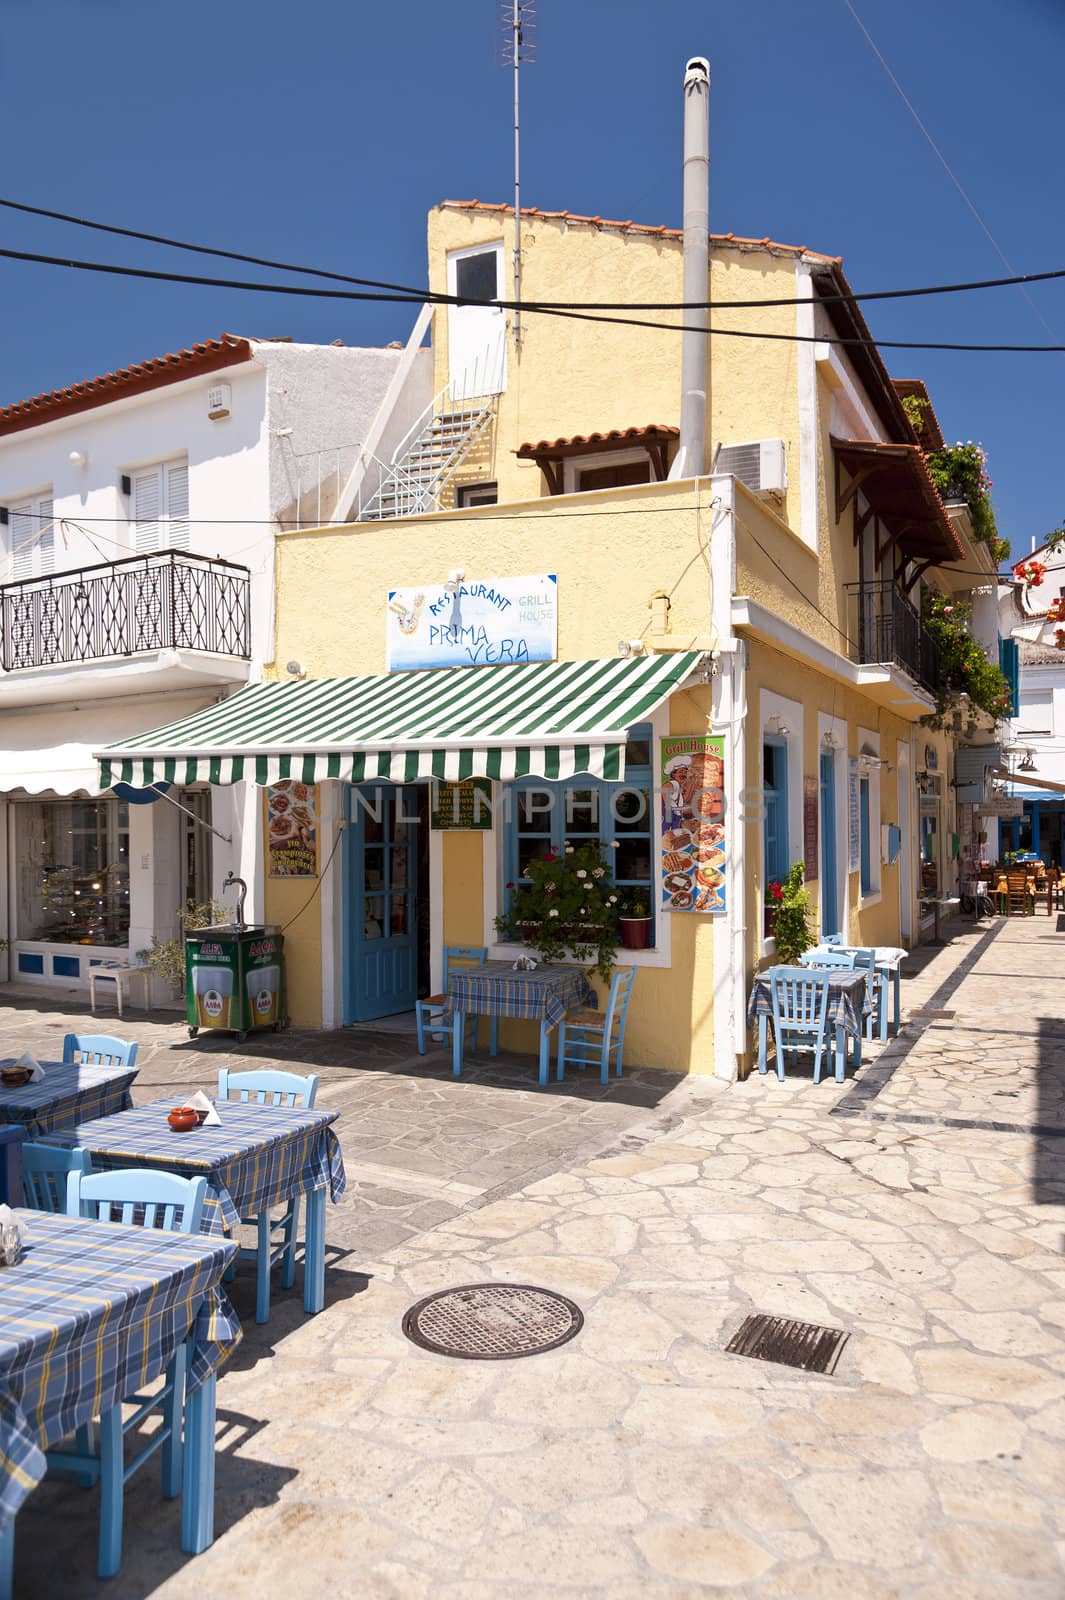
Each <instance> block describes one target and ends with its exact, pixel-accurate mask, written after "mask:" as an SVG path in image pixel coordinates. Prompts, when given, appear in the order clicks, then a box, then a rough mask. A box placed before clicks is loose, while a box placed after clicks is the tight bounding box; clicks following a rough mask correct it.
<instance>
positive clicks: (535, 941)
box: [495, 844, 619, 982]
mask: <svg viewBox="0 0 1065 1600" xmlns="http://www.w3.org/2000/svg"><path fill="white" fill-rule="evenodd" d="M526 878H527V880H528V881H527V882H523V883H520V884H518V883H508V884H507V889H508V891H509V893H510V908H509V910H508V911H507V913H506V915H505V916H501V917H496V919H495V923H496V929H497V931H498V933H499V934H500V937H501V938H504V939H524V940H525V942H526V944H530V945H532V947H533V948H534V949H535V950H536V952H537V954H538V955H539V956H540V959H541V960H542V961H545V962H550V961H564V960H565V959H566V958H567V957H569V958H571V959H573V960H576V961H592V962H593V965H594V967H595V970H596V972H598V973H599V975H600V977H601V978H602V979H603V980H604V982H609V980H610V975H611V973H612V972H613V970H614V951H615V949H616V948H617V942H618V902H619V897H618V894H617V891H616V890H615V888H614V885H613V882H612V880H611V876H610V871H609V869H608V868H607V867H606V866H605V865H604V863H603V859H602V857H601V855H600V852H599V846H598V845H596V844H582V845H567V846H566V847H565V849H564V850H562V851H558V850H548V851H547V853H546V854H545V855H544V856H543V857H542V858H539V859H537V860H533V861H530V862H529V864H528V867H527V868H526Z"/></svg>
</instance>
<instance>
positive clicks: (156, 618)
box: [0, 550, 250, 672]
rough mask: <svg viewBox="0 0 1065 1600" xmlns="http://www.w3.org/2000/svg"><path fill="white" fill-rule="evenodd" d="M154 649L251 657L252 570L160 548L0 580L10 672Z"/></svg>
mask: <svg viewBox="0 0 1065 1600" xmlns="http://www.w3.org/2000/svg"><path fill="white" fill-rule="evenodd" d="M153 650H200V651H204V652H205V653H212V654H215V655H224V656H237V657H241V658H244V659H247V657H248V655H249V654H250V641H249V628H248V569H247V567H240V566H236V565H235V564H234V563H233V562H231V561H220V560H215V561H211V560H207V559H206V558H205V557H203V556H194V555H189V553H188V552H187V551H185V550H159V551H154V552H153V553H152V554H151V555H145V556H131V557H128V558H127V559H125V560H123V561H109V562H106V563H104V564H102V565H100V566H93V567H82V568H80V569H79V570H78V571H76V572H56V573H50V574H49V575H48V576H47V577H42V578H23V579H21V580H20V581H19V582H17V583H5V584H2V585H0V660H2V661H3V669H4V671H5V672H17V671H19V670H20V669H24V668H27V667H47V666H54V665H58V664H61V663H64V662H69V663H74V662H79V661H107V660H113V659H114V658H116V657H124V656H135V655H143V654H145V653H147V652H150V651H153Z"/></svg>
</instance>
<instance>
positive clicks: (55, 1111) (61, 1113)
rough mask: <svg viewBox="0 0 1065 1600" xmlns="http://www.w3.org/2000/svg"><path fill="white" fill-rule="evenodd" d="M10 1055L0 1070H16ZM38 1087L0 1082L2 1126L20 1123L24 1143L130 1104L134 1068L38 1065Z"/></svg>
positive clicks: (134, 1073)
mask: <svg viewBox="0 0 1065 1600" xmlns="http://www.w3.org/2000/svg"><path fill="white" fill-rule="evenodd" d="M14 1064H15V1062H14V1057H11V1056H8V1057H6V1058H5V1059H3V1060H0V1067H10V1066H14ZM41 1066H42V1067H43V1068H44V1078H43V1079H42V1081H41V1082H40V1083H24V1084H23V1085H22V1087H21V1089H11V1088H9V1087H8V1086H7V1084H6V1083H0V1122H9V1123H10V1122H18V1123H21V1124H22V1126H23V1127H24V1128H25V1130H26V1138H27V1139H44V1138H46V1137H48V1136H49V1135H50V1134H53V1133H58V1132H61V1131H63V1130H65V1129H68V1128H74V1127H76V1126H77V1124H78V1123H79V1122H88V1121H89V1120H90V1119H91V1118H92V1117H110V1116H113V1115H114V1114H115V1112H116V1111H128V1110H129V1108H130V1107H131V1106H132V1104H133V1096H132V1095H131V1094H130V1088H131V1086H132V1084H133V1080H134V1078H135V1077H136V1076H137V1072H138V1070H139V1069H138V1068H137V1067H90V1066H86V1065H84V1064H82V1063H77V1064H74V1063H67V1062H63V1061H42V1062H41Z"/></svg>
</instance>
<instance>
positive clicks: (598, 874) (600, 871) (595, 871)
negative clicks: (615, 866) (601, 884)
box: [592, 867, 606, 878]
mask: <svg viewBox="0 0 1065 1600" xmlns="http://www.w3.org/2000/svg"><path fill="white" fill-rule="evenodd" d="M605 876H606V868H605V867H593V868H592V877H593V878H604V877H605Z"/></svg>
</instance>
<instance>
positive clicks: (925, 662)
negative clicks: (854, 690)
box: [846, 581, 940, 695]
mask: <svg viewBox="0 0 1065 1600" xmlns="http://www.w3.org/2000/svg"><path fill="white" fill-rule="evenodd" d="M846 589H847V594H848V596H849V598H850V601H851V607H852V611H851V616H850V618H849V623H850V626H849V630H848V631H849V635H850V641H851V656H852V658H853V659H854V660H855V661H858V662H861V663H871V662H876V663H892V664H893V665H895V666H898V667H901V668H902V670H903V671H904V672H906V673H908V674H909V676H910V677H911V678H913V679H914V681H915V682H916V683H918V684H920V686H921V688H922V689H926V690H927V691H928V693H929V694H931V695H935V694H937V693H938V691H939V681H940V669H939V650H938V647H937V645H936V641H935V640H934V639H933V637H932V635H931V634H930V633H929V631H928V629H927V628H926V627H925V625H924V623H923V622H922V621H921V618H920V615H919V613H918V611H917V609H916V607H915V606H913V605H912V604H911V602H910V601H909V600H907V598H906V596H905V595H904V594H902V593H901V591H900V590H899V589H897V588H896V587H895V585H894V584H893V583H891V582H890V581H887V582H877V583H848V584H847V585H846Z"/></svg>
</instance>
